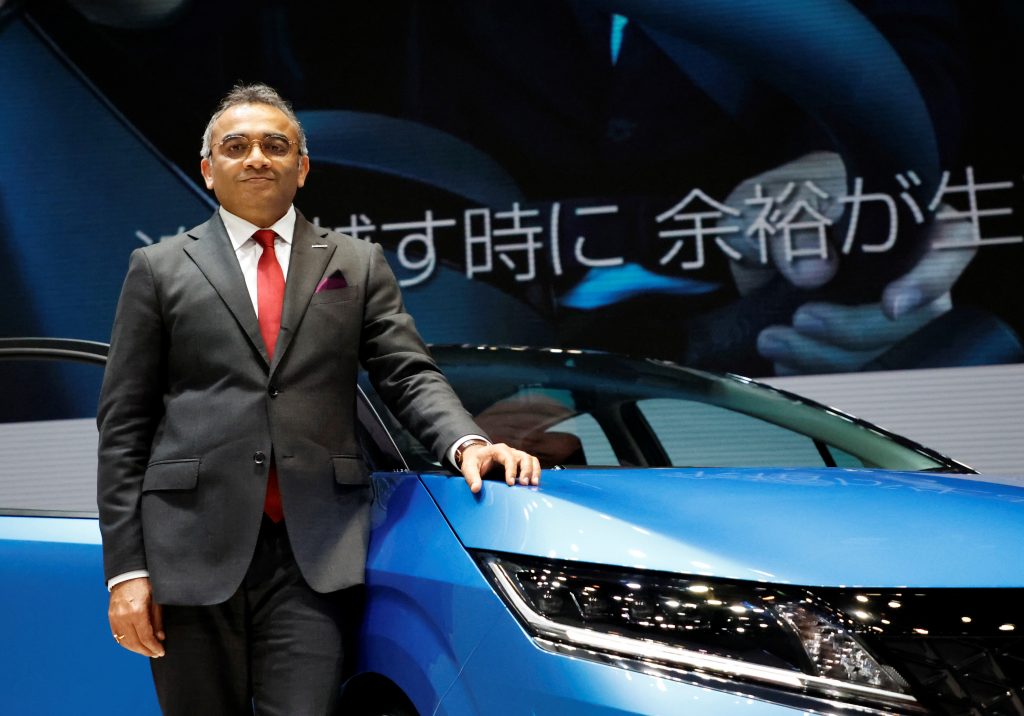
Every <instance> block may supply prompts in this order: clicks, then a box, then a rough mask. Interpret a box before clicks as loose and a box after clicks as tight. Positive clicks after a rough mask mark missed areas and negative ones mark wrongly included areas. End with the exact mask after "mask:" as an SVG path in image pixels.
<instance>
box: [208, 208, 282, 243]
mask: <svg viewBox="0 0 1024 716" xmlns="http://www.w3.org/2000/svg"><path fill="white" fill-rule="evenodd" d="M217 211H218V212H219V213H220V218H221V221H223V222H224V228H225V229H227V232H228V238H229V239H231V248H233V249H234V250H235V251H238V250H239V249H240V248H242V244H244V243H245V242H246V241H248V240H249V239H251V238H252V235H253V234H254V233H255V232H256V231H257V230H259V229H260V228H263V227H260V226H256V225H255V224H253V223H252V222H249V221H246V220H245V219H243V218H242V217H240V216H235V215H234V214H232V213H231V212H230V211H228V210H227V209H225V208H224V207H223V206H222V207H220V208H219V209H218V210H217ZM266 228H268V229H272V230H273V231H274V232H275V233H276V234H277V235H278V236H280V237H281V239H282V240H284V242H285V243H286V244H291V243H292V237H293V236H294V234H295V205H294V204H292V205H290V206H289V207H288V211H286V212H285V214H284V216H282V217H281V218H280V219H278V220H277V221H275V222H274V223H273V224H271V225H270V226H268V227H266Z"/></svg>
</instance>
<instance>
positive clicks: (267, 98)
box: [199, 82, 309, 159]
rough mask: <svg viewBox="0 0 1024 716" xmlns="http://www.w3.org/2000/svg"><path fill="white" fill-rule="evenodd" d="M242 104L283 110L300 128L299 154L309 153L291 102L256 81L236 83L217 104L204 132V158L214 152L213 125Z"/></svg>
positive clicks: (202, 155) (207, 157)
mask: <svg viewBox="0 0 1024 716" xmlns="http://www.w3.org/2000/svg"><path fill="white" fill-rule="evenodd" d="M240 104H265V105H269V106H270V107H275V108H276V109H279V110H281V112H283V113H284V115H285V116H286V117H287V118H288V119H290V120H291V121H292V122H294V123H295V128H296V130H298V133H299V156H302V155H305V154H309V150H308V149H307V148H306V133H305V132H304V131H303V130H302V124H300V123H299V118H298V117H296V116H295V110H293V109H292V106H291V104H290V103H289V102H288V101H287V100H286V99H284V97H282V96H281V95H280V94H278V92H277V90H276V89H274V88H273V87H271V86H270V85H265V84H263V83H262V82H256V83H254V84H237V85H235V86H234V87H233V88H232V89H231V91H230V92H228V93H227V94H226V95H224V99H222V100H221V101H220V104H218V105H217V110H216V111H215V112H214V113H213V116H212V117H210V121H209V122H207V123H206V131H204V132H203V148H202V149H201V150H199V156H201V157H202V158H203V159H209V158H210V157H211V155H212V153H213V147H212V141H213V125H214V124H215V123H216V122H217V120H218V119H220V117H221V115H222V114H224V113H225V112H227V111H228V110H229V109H231V108H232V107H237V106H238V105H240Z"/></svg>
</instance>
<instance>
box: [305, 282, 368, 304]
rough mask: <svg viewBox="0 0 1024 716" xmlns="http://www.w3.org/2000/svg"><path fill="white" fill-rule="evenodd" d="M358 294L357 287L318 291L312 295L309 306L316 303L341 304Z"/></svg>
mask: <svg viewBox="0 0 1024 716" xmlns="http://www.w3.org/2000/svg"><path fill="white" fill-rule="evenodd" d="M358 294H359V286H358V285H353V286H345V287H344V288H332V289H328V290H326V291H320V292H319V293H314V294H313V298H312V299H310V301H309V303H310V305H316V304H318V303H342V302H344V301H351V300H352V299H353V298H355V297H356V296H357V295H358Z"/></svg>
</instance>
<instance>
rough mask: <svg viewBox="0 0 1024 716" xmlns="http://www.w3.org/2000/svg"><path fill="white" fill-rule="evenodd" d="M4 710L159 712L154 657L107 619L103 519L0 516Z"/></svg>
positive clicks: (0, 663)
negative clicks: (118, 638) (122, 638)
mask: <svg viewBox="0 0 1024 716" xmlns="http://www.w3.org/2000/svg"><path fill="white" fill-rule="evenodd" d="M0 585H3V589H0V629H2V632H3V644H4V648H3V650H2V652H0V684H2V688H0V692H2V696H0V704H2V705H0V712H2V713H5V714H64V713H75V714H90V713H95V714H158V713H160V710H159V708H158V707H157V702H156V694H155V692H154V691H153V685H152V681H151V679H150V676H149V664H148V661H147V660H146V659H145V658H143V657H141V656H138V655H136V654H132V653H130V652H127V651H125V650H124V649H122V648H121V647H119V646H117V644H116V643H115V642H114V640H113V639H112V638H111V634H110V627H109V625H108V624H107V590H106V589H105V588H104V586H103V557H102V554H101V552H100V531H99V526H98V524H97V522H96V520H95V519H71V518H59V517H0Z"/></svg>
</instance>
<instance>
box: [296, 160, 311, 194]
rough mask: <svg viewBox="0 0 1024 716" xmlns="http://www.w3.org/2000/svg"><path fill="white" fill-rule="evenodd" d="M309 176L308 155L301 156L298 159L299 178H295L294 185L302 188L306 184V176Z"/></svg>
mask: <svg viewBox="0 0 1024 716" xmlns="http://www.w3.org/2000/svg"><path fill="white" fill-rule="evenodd" d="M307 174H309V155H308V154H303V155H302V156H300V157H299V176H298V177H297V181H296V184H297V185H298V186H300V187H301V186H302V185H303V184H305V183H306V175H307Z"/></svg>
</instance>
